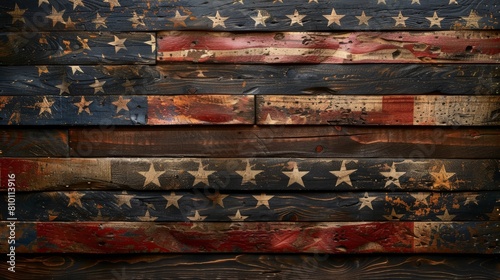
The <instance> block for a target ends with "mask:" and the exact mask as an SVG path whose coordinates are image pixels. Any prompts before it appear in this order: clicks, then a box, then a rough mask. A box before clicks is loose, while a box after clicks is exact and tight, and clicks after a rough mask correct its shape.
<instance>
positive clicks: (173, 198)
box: [163, 192, 183, 209]
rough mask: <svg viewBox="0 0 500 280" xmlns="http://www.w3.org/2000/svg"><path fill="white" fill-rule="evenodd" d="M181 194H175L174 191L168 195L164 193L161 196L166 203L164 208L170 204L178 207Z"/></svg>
mask: <svg viewBox="0 0 500 280" xmlns="http://www.w3.org/2000/svg"><path fill="white" fill-rule="evenodd" d="M182 197H183V196H182V195H176V194H175V193H174V192H171V193H170V195H168V196H167V195H164V196H163V198H165V199H166V200H167V205H166V206H165V209H167V208H168V207H170V206H174V207H177V209H180V208H179V199H181V198H182Z"/></svg>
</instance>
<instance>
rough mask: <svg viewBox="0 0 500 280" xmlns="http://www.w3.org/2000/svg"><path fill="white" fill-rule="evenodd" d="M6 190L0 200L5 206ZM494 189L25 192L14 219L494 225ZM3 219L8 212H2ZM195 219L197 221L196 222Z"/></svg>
mask: <svg viewBox="0 0 500 280" xmlns="http://www.w3.org/2000/svg"><path fill="white" fill-rule="evenodd" d="M7 199H8V195H7V193H3V194H0V200H1V201H4V205H7ZM497 201H500V192H499V191H489V192H481V193H480V192H365V193H362V192H360V193H352V192H330V193H312V192H306V193H297V192H278V193H276V192H273V193H269V192H268V193H267V194H264V193H243V192H231V193H224V192H222V193H220V192H219V191H218V190H217V191H213V190H208V189H205V190H201V191H192V192H186V191H178V192H165V191H161V192H138V191H134V192H121V191H82V192H80V191H77V192H75V191H72V192H68V191H64V192H23V193H17V194H16V203H18V205H24V206H23V207H19V209H18V210H17V211H16V215H15V216H16V218H17V221H36V222H48V221H54V222H76V221H82V222H84V221H122V222H130V221H137V222H140V221H155V222H189V221H196V220H197V219H198V220H199V221H201V220H202V221H203V222H231V221H232V222H276V221H287V222H359V221H388V220H389V221H486V220H493V221H495V220H496V221H500V217H499V216H498V211H499V210H500V203H497ZM0 217H1V218H2V219H3V220H5V219H6V218H7V217H9V215H8V211H7V207H4V208H3V209H0ZM200 217H201V218H200Z"/></svg>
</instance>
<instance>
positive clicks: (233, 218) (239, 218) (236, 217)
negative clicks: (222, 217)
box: [228, 210, 248, 222]
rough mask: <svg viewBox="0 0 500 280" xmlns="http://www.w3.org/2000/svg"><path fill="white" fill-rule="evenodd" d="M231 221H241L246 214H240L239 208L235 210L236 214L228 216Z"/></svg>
mask: <svg viewBox="0 0 500 280" xmlns="http://www.w3.org/2000/svg"><path fill="white" fill-rule="evenodd" d="M228 217H229V219H231V221H233V222H243V221H244V220H245V219H246V218H248V216H241V213H240V210H238V211H236V215H234V216H228Z"/></svg>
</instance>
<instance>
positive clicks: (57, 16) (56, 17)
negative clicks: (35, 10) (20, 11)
mask: <svg viewBox="0 0 500 280" xmlns="http://www.w3.org/2000/svg"><path fill="white" fill-rule="evenodd" d="M64 11H66V10H62V11H60V12H58V11H57V10H56V9H55V8H54V7H52V13H51V14H50V15H48V16H46V17H47V18H49V19H51V20H52V27H54V26H56V24H57V23H58V22H60V23H62V24H66V22H65V21H64V19H63V15H64Z"/></svg>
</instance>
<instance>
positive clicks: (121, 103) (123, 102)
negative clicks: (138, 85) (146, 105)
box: [111, 96, 132, 114]
mask: <svg viewBox="0 0 500 280" xmlns="http://www.w3.org/2000/svg"><path fill="white" fill-rule="evenodd" d="M130 100H132V99H124V98H123V96H119V97H118V100H116V101H113V102H111V104H113V105H115V106H116V113H117V114H118V113H119V112H120V111H121V110H125V111H129V109H128V106H127V104H128V103H129V102H130Z"/></svg>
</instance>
